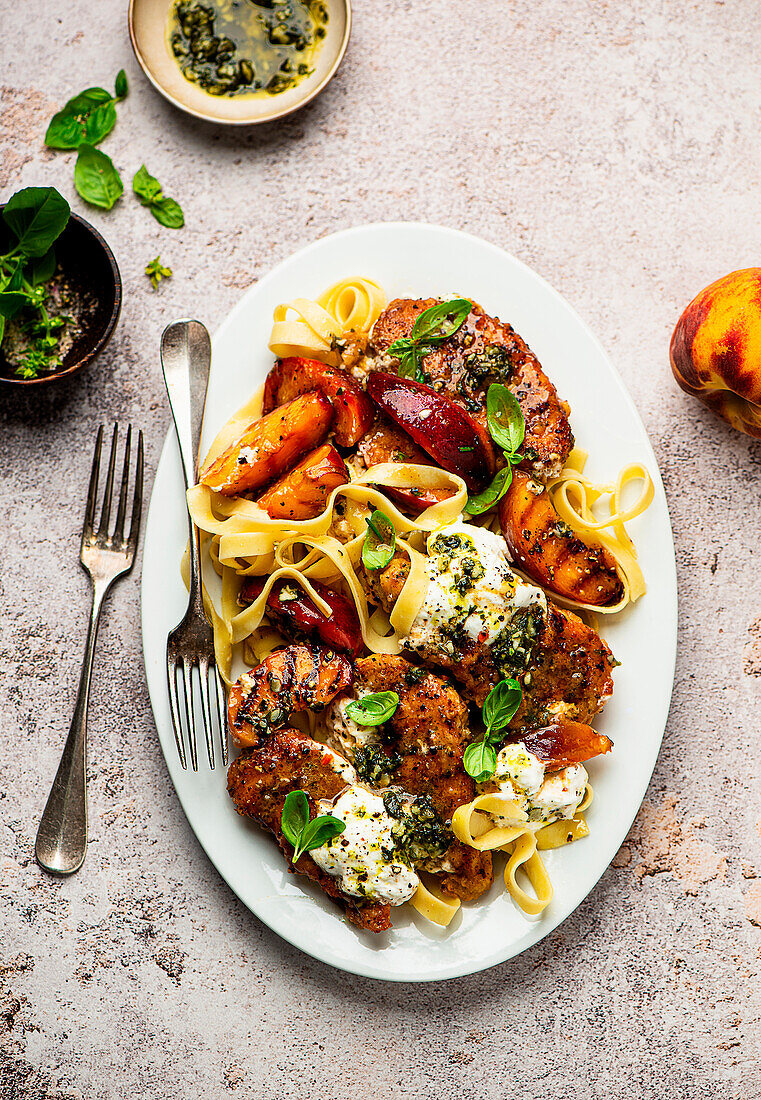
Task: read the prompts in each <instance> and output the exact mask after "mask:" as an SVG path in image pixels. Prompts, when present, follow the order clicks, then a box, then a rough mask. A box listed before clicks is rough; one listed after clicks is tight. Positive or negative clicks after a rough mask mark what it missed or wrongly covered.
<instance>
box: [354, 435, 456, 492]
mask: <svg viewBox="0 0 761 1100" xmlns="http://www.w3.org/2000/svg"><path fill="white" fill-rule="evenodd" d="M357 450H358V452H359V454H360V455H361V457H362V458H363V460H364V461H365V463H366V464H367V465H368V466H376V465H377V464H378V463H381V462H412V463H414V464H415V465H416V466H432V465H433V462H432V460H431V457H430V455H427V454H426V453H425V451H424V450H423V449H422V448H421V447H418V445H417V443H415V442H414V441H413V440H412V439H411V438H410V437H409V436H408V435H407V433H406V432H405V431H402V429H401V428H400V427H399V426H398V425H396V424H394V423H393V422H392V421H391V420H389V419H388V417H385V416H384V415H383V414H382V413H381V414H380V416H379V417H378V419H377V420H376V421H375V423H374V424H373V426H372V428H371V429H370V431H369V432H367V433H366V434H365V435H364V436H363V437H362V439H361V440H360V442H359V446H358V447H357ZM383 491H384V493H385V494H386V495H387V496H390V497H391V498H392V500H396V501H398V502H399V503H400V504H401V505H402V506H403V507H404V508H406V509H407V510H408V511H410V512H415V513H417V512H422V511H423V510H424V509H425V508H430V506H431V505H432V504H438V503H439V501H442V500H446V499H447V498H448V497H449V496H450V495H451V494H450V493H448V492H447V490H446V489H391V488H389V486H387V485H386V486H384V489H383Z"/></svg>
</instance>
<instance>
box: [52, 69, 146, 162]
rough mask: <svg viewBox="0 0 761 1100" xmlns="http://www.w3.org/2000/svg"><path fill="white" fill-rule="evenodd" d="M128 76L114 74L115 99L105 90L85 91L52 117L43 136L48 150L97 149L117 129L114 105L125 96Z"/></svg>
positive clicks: (91, 89)
mask: <svg viewBox="0 0 761 1100" xmlns="http://www.w3.org/2000/svg"><path fill="white" fill-rule="evenodd" d="M127 90H128V86H127V74H126V73H125V71H124V69H120V70H119V72H118V73H117V74H116V82H115V87H114V95H111V93H110V92H107V91H106V89H105V88H85V90H84V91H83V92H80V93H79V94H78V95H75V96H73V97H72V98H71V99H70V100H69V101H68V103H65V104H64V106H63V107H62V108H61V110H60V111H58V112H57V113H56V114H55V115H53V117H52V119H51V120H50V123H49V125H48V128H47V131H46V133H45V144H46V145H47V146H48V147H49V148H51V149H78V148H79V146H80V145H83V144H86V145H98V144H99V142H101V141H103V138H104V137H106V136H107V135H108V134H110V133H111V131H112V130H113V128H114V126H115V125H116V108H115V104H116V103H118V102H119V101H120V100H122V99H124V97H125V96H126V95H127Z"/></svg>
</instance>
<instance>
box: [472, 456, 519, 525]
mask: <svg viewBox="0 0 761 1100" xmlns="http://www.w3.org/2000/svg"><path fill="white" fill-rule="evenodd" d="M512 480H513V470H512V467H511V466H509V465H508V466H505V467H504V468H503V469H501V470H497V472H496V474H495V475H494V477H493V479H492V481H491V483H490V484H489V485H487V487H486V488H485V489H483V490H482V491H481V492H480V493H474V494H472V496H469V497H468V503H467V504H466V505H465V508H464V511H465V512H467V513H468V515H470V516H480V515H481V513H482V512H488V511H489V509H490V508H491V507H492V506H493V505H495V504H496V503H497V501H498V500H501V498H502V497H503V496H504V495H505V493H506V492H507V490H508V489H509V488H510V483H511V482H512Z"/></svg>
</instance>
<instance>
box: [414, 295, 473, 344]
mask: <svg viewBox="0 0 761 1100" xmlns="http://www.w3.org/2000/svg"><path fill="white" fill-rule="evenodd" d="M472 308H473V304H472V302H469V301H468V300H467V299H466V298H453V299H452V300H451V301H449V302H438V303H437V304H436V305H435V306H431V307H430V308H429V309H424V310H423V312H422V313H421V314H420V316H419V317H418V319H417V320H416V321H415V324H414V325H413V326H412V332H411V333H410V335H411V336H412V338H413V340H415V339H417V340H426V341H428V340H430V339H431V338H433V339H435V340H446V339H448V337H450V336H452V335H453V333H455V332H457V330H458V328H461V326H462V325H463V324H464V323H465V320H466V318H467V316H468V314H469V313H470V311H471V309H472ZM450 314H452V315H453V316H452V318H451V320H449V319H448V318H449V315H450Z"/></svg>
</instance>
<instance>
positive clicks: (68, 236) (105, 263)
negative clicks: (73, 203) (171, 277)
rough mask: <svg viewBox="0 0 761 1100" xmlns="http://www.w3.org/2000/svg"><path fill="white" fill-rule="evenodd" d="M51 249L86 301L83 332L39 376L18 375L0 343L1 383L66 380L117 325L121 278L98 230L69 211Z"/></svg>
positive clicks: (41, 383) (39, 383) (35, 383)
mask: <svg viewBox="0 0 761 1100" xmlns="http://www.w3.org/2000/svg"><path fill="white" fill-rule="evenodd" d="M0 210H2V207H0ZM55 250H56V258H57V260H58V267H59V270H60V271H61V272H62V273H63V275H64V276H65V277H66V278H67V281H68V282H69V284H70V285H72V286H73V287H75V288H76V291H77V292H78V294H81V295H82V296H83V297H84V299H85V300H86V301H88V303H89V309H88V312H87V317H86V320H85V321H84V322H83V331H82V332H81V333H80V334H79V335H78V336H77V337H76V338H75V340H74V343H73V344H72V346H71V347H70V348H69V350H68V351H67V352H66V354H65V355H64V357H63V366H62V367H59V369H58V370H56V371H53V372H52V373H51V374H43V375H40V377H39V378H17V377H16V376H15V375H14V373H13V367H11V366H9V364H8V362H7V360H6V358H5V354H4V352H3V350H2V347H0V385H5V386H44V385H48V384H49V383H51V382H59V381H60V380H61V379H62V378H70V377H71V375H72V374H74V373H75V372H76V371H78V370H81V369H82V368H83V367H86V366H87V364H88V363H91V362H92V360H93V359H94V358H95V357H96V355H98V354H99V353H100V352H101V351H102V350H103V348H104V347H105V346H106V344H107V343H108V341H109V340H110V339H111V334H112V333H113V331H114V329H115V328H116V322H117V321H118V320H119V313H120V311H121V308H122V280H121V275H120V274H119V268H118V267H117V266H116V260H115V259H114V254H113V252H112V251H111V249H110V248H109V247H108V245H107V244H106V242H105V241H104V240H103V238H102V237H101V235H100V233H98V231H97V229H93V227H92V226H91V225H90V223H89V222H86V221H85V219H84V218H80V216H79V215H78V214H73V213H72V215H71V217H70V219H69V222H68V225H67V226H66V228H65V229H64V231H63V233H62V234H61V236H60V237H59V238H58V240H57V241H56V243H55Z"/></svg>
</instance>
